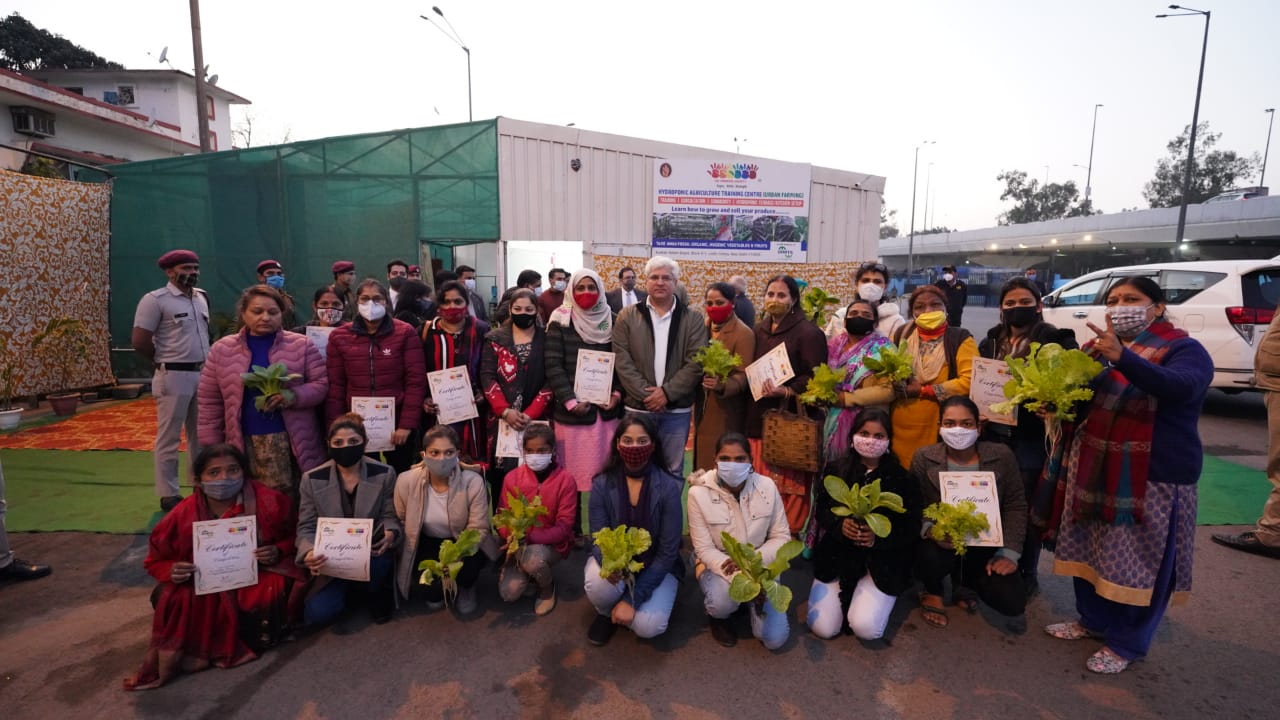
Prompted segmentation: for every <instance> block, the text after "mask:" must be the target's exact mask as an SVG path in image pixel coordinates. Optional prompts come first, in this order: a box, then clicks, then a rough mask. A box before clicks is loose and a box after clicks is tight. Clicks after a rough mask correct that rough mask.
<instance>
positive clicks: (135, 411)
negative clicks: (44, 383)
mask: <svg viewBox="0 0 1280 720" xmlns="http://www.w3.org/2000/svg"><path fill="white" fill-rule="evenodd" d="M81 407H82V409H81V411H80V413H79V414H77V415H75V416H74V417H69V418H67V419H65V420H60V421H58V422H55V423H51V424H49V425H42V426H40V427H36V428H31V429H30V430H19V431H18V432H15V433H5V434H4V435H0V448H9V449H15V450H16V449H24V450H142V451H147V452H150V451H151V449H152V448H153V447H154V446H155V442H156V401H155V399H153V398H151V397H145V398H142V399H139V400H133V401H130V402H127V403H122V404H120V405H112V406H111V407H106V408H92V406H90V407H89V408H85V407H84V406H81ZM186 448H187V443H186V442H185V441H184V442H183V443H182V449H183V450H186Z"/></svg>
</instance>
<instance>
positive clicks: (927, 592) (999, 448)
mask: <svg viewBox="0 0 1280 720" xmlns="http://www.w3.org/2000/svg"><path fill="white" fill-rule="evenodd" d="M894 432H895V434H896V432H897V428H894ZM938 434H939V435H941V436H942V442H940V443H936V444H934V445H929V446H927V447H923V448H921V449H920V450H919V451H917V452H916V455H915V458H914V459H913V460H912V462H911V474H912V475H913V476H914V477H915V480H916V482H917V483H919V485H920V495H921V496H922V498H923V504H924V505H925V506H926V507H927V506H929V505H931V504H932V503H936V502H946V503H950V504H953V505H954V504H955V503H957V502H958V501H961V500H972V501H974V502H975V504H977V505H978V508H979V509H978V512H982V513H983V514H985V515H986V516H987V522H988V525H989V526H990V527H991V528H993V529H998V530H1000V531H1001V534H1002V535H1003V537H1000V538H997V540H993V541H984V540H983V539H981V538H979V539H977V540H974V541H973V543H972V544H970V545H969V546H968V547H966V548H962V549H963V550H964V554H963V555H960V554H958V553H957V552H956V548H955V547H954V546H953V545H951V543H949V542H947V541H945V540H935V539H933V537H932V536H931V535H930V534H929V530H930V529H931V527H932V525H933V523H932V522H930V521H929V520H925V521H924V529H925V532H924V533H923V535H924V540H923V541H922V542H920V543H919V545H918V546H917V548H918V549H917V552H916V577H917V578H919V579H920V582H921V583H923V584H924V593H923V594H921V595H920V613H921V616H922V617H923V618H924V621H925V622H927V623H928V624H930V625H932V626H933V627H937V628H944V627H946V626H947V613H946V610H945V609H944V607H943V601H942V591H943V580H944V579H945V578H946V577H947V576H948V575H949V576H951V582H952V588H951V594H952V601H953V602H954V604H955V605H957V606H959V607H961V608H963V609H964V610H967V611H969V612H976V611H977V609H978V600H982V602H985V603H986V604H987V605H989V606H991V609H993V610H995V611H996V612H998V613H1000V614H1001V615H1007V616H1010V617H1013V616H1017V615H1021V614H1022V612H1023V610H1025V609H1026V605H1027V600H1026V595H1025V594H1024V591H1023V588H1022V581H1021V579H1020V578H1019V577H1018V557H1019V555H1020V554H1021V552H1022V539H1023V535H1024V533H1025V532H1026V529H1027V501H1026V498H1025V497H1024V496H1023V494H1022V474H1021V473H1019V472H1018V461H1017V460H1016V459H1014V457H1013V451H1011V450H1010V449H1009V448H1008V447H1006V446H1004V445H1002V444H1000V443H990V442H979V441H978V406H977V405H975V404H974V403H973V401H972V400H970V399H969V398H968V397H967V396H963V395H960V396H955V397H949V398H947V399H946V400H944V401H942V421H941V423H940V425H939V430H938ZM953 492H954V494H953ZM993 495H994V497H993ZM984 501H985V503H984ZM997 509H998V512H996V510H997ZM997 541H998V544H997Z"/></svg>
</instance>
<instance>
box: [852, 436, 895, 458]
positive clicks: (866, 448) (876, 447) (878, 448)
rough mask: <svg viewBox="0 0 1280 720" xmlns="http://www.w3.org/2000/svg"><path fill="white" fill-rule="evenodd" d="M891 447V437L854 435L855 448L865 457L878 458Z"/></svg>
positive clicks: (855, 450)
mask: <svg viewBox="0 0 1280 720" xmlns="http://www.w3.org/2000/svg"><path fill="white" fill-rule="evenodd" d="M888 449H889V438H873V437H864V436H862V435H854V436H853V450H854V452H856V453H858V454H859V455H861V456H862V457H864V458H869V459H872V460H874V459H876V458H878V457H880V456H881V455H884V452H885V451H886V450H888Z"/></svg>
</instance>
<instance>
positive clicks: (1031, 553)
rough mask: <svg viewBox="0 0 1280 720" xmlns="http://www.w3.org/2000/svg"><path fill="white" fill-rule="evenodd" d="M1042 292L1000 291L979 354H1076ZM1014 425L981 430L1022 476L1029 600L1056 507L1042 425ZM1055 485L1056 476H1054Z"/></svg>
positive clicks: (1019, 283) (1023, 414)
mask: <svg viewBox="0 0 1280 720" xmlns="http://www.w3.org/2000/svg"><path fill="white" fill-rule="evenodd" d="M1043 310H1044V306H1043V305H1041V304H1040V289H1039V288H1038V287H1036V285H1035V283H1033V282H1031V281H1030V280H1027V279H1026V278H1025V277H1016V278H1013V279H1012V280H1010V281H1009V282H1006V283H1005V284H1004V286H1003V287H1002V288H1000V324H999V325H996V326H995V327H993V328H991V330H989V331H988V332H987V336H986V338H984V339H983V340H982V342H980V343H978V354H979V355H981V356H982V357H984V358H989V359H991V360H1001V361H1007V360H1008V359H1009V358H1025V357H1027V355H1028V353H1030V352H1031V345H1032V344H1033V343H1040V344H1042V345H1044V344H1048V343H1057V344H1059V345H1061V346H1062V347H1063V349H1066V350H1073V349H1075V348H1076V347H1077V345H1076V334H1075V332H1074V331H1072V330H1070V329H1065V330H1060V329H1058V328H1056V327H1054V326H1053V325H1050V324H1049V323H1047V322H1045V321H1044V317H1043V316H1042V315H1041V312H1042V311H1043ZM1016 418H1017V424H1016V425H1001V424H999V423H995V422H988V423H987V425H986V428H985V429H984V430H983V435H984V437H985V438H986V439H988V440H992V441H995V442H1002V443H1005V444H1006V445H1008V446H1009V447H1011V448H1013V454H1014V456H1015V457H1017V458H1018V468H1019V469H1020V470H1021V471H1022V487H1023V490H1025V491H1026V497H1027V507H1028V510H1029V514H1028V516H1027V523H1028V525H1027V538H1026V541H1025V544H1024V546H1023V548H1022V558H1021V559H1019V560H1018V572H1019V573H1020V574H1021V576H1022V583H1023V585H1024V586H1025V587H1026V592H1027V597H1028V599H1029V598H1031V596H1033V595H1034V594H1035V593H1036V592H1037V591H1038V590H1039V588H1040V581H1039V580H1038V579H1037V577H1036V571H1037V567H1038V565H1039V562H1040V544H1041V543H1040V539H1041V536H1042V535H1043V533H1044V530H1045V528H1044V523H1045V519H1046V518H1048V516H1049V511H1050V509H1051V505H1052V503H1053V487H1052V485H1051V484H1050V483H1046V485H1048V487H1041V486H1040V478H1041V476H1042V474H1043V473H1044V469H1045V461H1046V460H1048V452H1047V451H1046V449H1045V447H1046V442H1045V428H1044V420H1042V419H1041V418H1040V417H1039V416H1038V415H1036V414H1035V413H1033V412H1030V411H1028V410H1026V409H1025V408H1018V410H1017V415H1016ZM1052 477H1053V479H1056V475H1054V476H1052Z"/></svg>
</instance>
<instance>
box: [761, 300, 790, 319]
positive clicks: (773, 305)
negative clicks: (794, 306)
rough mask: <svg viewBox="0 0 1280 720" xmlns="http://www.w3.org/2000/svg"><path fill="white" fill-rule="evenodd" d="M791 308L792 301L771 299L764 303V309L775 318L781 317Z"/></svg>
mask: <svg viewBox="0 0 1280 720" xmlns="http://www.w3.org/2000/svg"><path fill="white" fill-rule="evenodd" d="M790 309H791V303H788V302H782V301H781V300H770V301H768V302H766V303H765V304H764V311H765V312H766V313H768V314H769V315H770V316H772V317H774V318H780V317H782V316H783V315H786V314H787V311H788V310H790Z"/></svg>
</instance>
